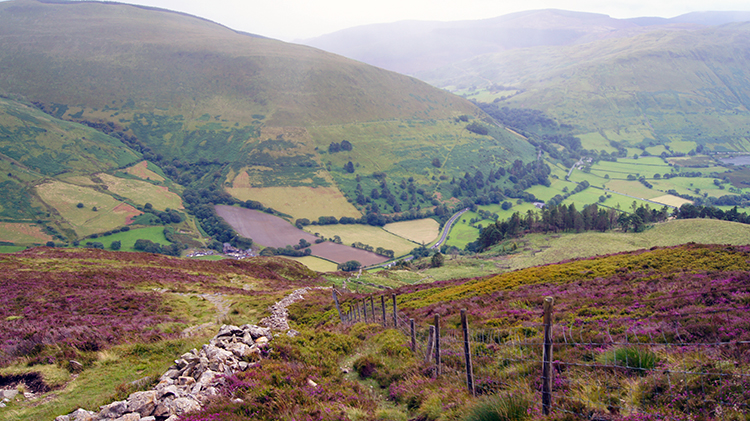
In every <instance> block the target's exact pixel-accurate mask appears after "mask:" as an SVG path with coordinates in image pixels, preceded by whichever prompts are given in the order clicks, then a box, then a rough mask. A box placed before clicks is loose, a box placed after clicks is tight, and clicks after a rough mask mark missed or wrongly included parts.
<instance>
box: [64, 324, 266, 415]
mask: <svg viewBox="0 0 750 421" xmlns="http://www.w3.org/2000/svg"><path fill="white" fill-rule="evenodd" d="M272 338H273V336H272V333H271V329H268V328H263V327H259V326H255V325H243V326H241V327H237V326H231V325H224V326H222V327H221V330H220V331H219V333H218V334H217V335H216V336H215V337H214V338H213V339H211V341H210V342H209V343H208V344H206V345H203V347H202V348H201V350H200V351H198V350H195V349H193V350H192V351H190V352H187V353H185V354H183V355H182V356H181V357H180V359H178V360H175V364H174V365H173V366H172V367H170V368H169V370H168V371H167V372H166V373H164V374H163V375H162V376H161V378H160V379H159V384H157V385H156V387H155V388H154V389H153V390H149V391H145V392H135V393H132V394H131V395H130V396H129V397H128V399H127V400H124V401H117V402H112V403H111V404H109V405H105V406H102V407H101V410H100V411H99V412H92V411H86V410H84V409H78V410H76V411H75V412H73V413H71V414H68V415H61V416H59V417H57V418H55V421H162V420H166V421H174V420H176V419H177V418H178V417H179V416H180V415H183V414H186V413H188V412H191V411H196V410H199V409H200V408H201V405H202V404H203V403H205V402H206V401H208V400H209V399H210V398H211V397H213V396H216V395H217V386H218V383H219V382H220V381H221V376H222V375H231V374H232V373H234V372H236V371H245V370H247V368H248V367H250V366H252V365H253V364H255V362H257V361H259V360H260V357H261V354H262V353H263V351H264V349H265V348H266V347H267V346H268V345H267V344H268V342H269V341H270V340H271V339H272Z"/></svg>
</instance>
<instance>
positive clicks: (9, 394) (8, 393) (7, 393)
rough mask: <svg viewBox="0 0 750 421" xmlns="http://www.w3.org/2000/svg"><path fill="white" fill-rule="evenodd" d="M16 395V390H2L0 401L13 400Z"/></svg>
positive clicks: (0, 391)
mask: <svg viewBox="0 0 750 421" xmlns="http://www.w3.org/2000/svg"><path fill="white" fill-rule="evenodd" d="M17 395H18V390H16V389H3V390H0V399H13V398H15V397H16V396H17Z"/></svg>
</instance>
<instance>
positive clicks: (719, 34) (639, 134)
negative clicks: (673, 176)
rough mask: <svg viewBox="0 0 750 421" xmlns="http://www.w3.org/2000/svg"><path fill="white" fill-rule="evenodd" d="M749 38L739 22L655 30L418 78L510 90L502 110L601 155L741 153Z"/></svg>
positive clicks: (749, 100)
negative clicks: (680, 148)
mask: <svg viewBox="0 0 750 421" xmlns="http://www.w3.org/2000/svg"><path fill="white" fill-rule="evenodd" d="M749 34H750V26H748V25H747V24H745V23H739V24H728V25H724V26H719V27H709V28H700V29H695V28H693V29H672V30H653V31H651V32H647V33H645V34H638V35H635V36H631V37H627V38H615V39H604V40H600V41H593V42H589V43H586V44H581V45H573V46H567V47H561V48H546V47H539V48H529V49H523V50H515V51H508V52H504V53H497V54H490V55H486V56H482V57H477V58H474V59H472V60H469V61H466V62H464V63H461V65H460V66H456V67H455V68H448V67H446V68H443V69H438V70H435V71H433V72H425V73H421V74H420V77H422V78H423V79H424V80H428V81H430V82H431V83H433V84H435V85H437V86H443V87H453V88H454V89H456V88H458V89H465V88H466V87H470V86H472V85H474V86H476V87H487V86H488V85H489V84H499V85H505V86H513V87H514V88H516V92H514V93H512V94H505V99H504V100H500V105H501V106H509V107H528V108H534V109H539V110H543V111H544V112H546V113H547V114H549V115H551V116H553V117H554V118H556V119H558V120H559V121H561V122H564V123H567V124H572V125H573V126H574V127H575V128H574V131H575V132H576V133H577V134H582V135H583V134H589V135H588V136H591V137H592V139H591V140H592V141H593V138H595V137H598V138H600V139H601V138H603V139H602V140H604V141H605V147H606V146H607V145H606V144H608V143H609V141H618V142H622V143H624V144H625V145H631V146H636V145H638V146H640V145H641V144H642V143H644V144H645V146H646V147H648V146H656V145H659V144H665V145H667V146H669V144H670V142H671V141H688V142H695V144H694V147H695V146H697V145H704V147H705V148H706V150H711V151H747V150H748V147H749V146H750V144H748V141H747V135H748V133H750V118H748V117H749V115H748V108H747V107H748V105H750V94H749V92H750V82H749V81H748V79H747V77H746V75H745V73H744V71H742V69H744V68H746V67H747V64H748V63H747V57H746V56H745V55H743V54H742V53H740V52H741V51H744V50H745V49H747V48H748V45H750V35H749ZM456 68H461V69H466V71H457V70H455V69H456ZM597 149H599V148H597Z"/></svg>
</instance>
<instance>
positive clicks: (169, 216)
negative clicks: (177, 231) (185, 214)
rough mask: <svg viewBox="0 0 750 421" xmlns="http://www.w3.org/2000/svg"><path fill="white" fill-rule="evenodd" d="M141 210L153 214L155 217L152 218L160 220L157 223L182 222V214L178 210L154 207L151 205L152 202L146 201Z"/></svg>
mask: <svg viewBox="0 0 750 421" xmlns="http://www.w3.org/2000/svg"><path fill="white" fill-rule="evenodd" d="M139 210H140V211H142V212H143V213H144V214H151V215H153V216H154V217H153V218H151V219H152V220H156V221H158V222H157V223H156V224H157V225H158V224H159V223H161V224H164V225H167V224H179V223H180V222H182V215H181V214H180V213H179V212H177V211H176V210H174V209H169V208H167V209H165V210H164V211H163V212H162V211H159V210H156V209H154V207H153V206H152V205H151V203H146V204H145V205H143V207H142V208H139Z"/></svg>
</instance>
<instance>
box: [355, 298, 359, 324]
mask: <svg viewBox="0 0 750 421" xmlns="http://www.w3.org/2000/svg"><path fill="white" fill-rule="evenodd" d="M354 313H355V315H356V316H355V317H356V318H355V319H354V320H355V321H359V302H357V301H355V302H354Z"/></svg>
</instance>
